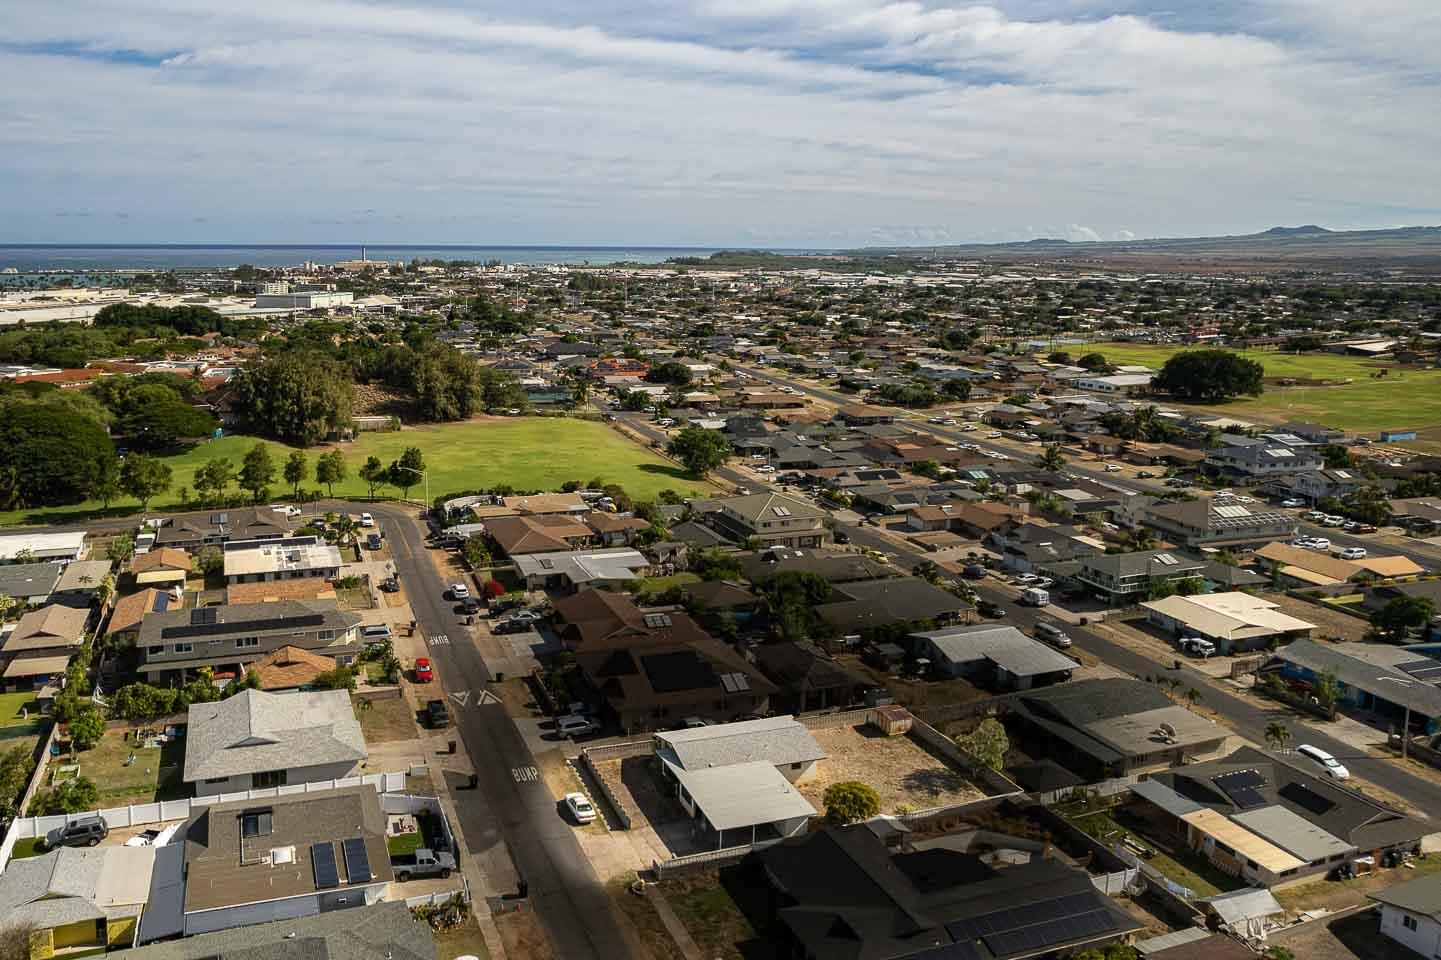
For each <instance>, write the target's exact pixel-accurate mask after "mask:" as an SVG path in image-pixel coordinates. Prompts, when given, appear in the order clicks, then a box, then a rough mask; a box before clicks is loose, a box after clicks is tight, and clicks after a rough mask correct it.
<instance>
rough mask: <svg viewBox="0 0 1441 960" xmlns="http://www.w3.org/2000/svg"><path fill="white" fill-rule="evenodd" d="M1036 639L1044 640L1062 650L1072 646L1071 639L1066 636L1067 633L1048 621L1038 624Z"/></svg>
mask: <svg viewBox="0 0 1441 960" xmlns="http://www.w3.org/2000/svg"><path fill="white" fill-rule="evenodd" d="M1036 639H1038V640H1044V641H1045V642H1046V643H1049V644H1050V645H1051V646H1053V647H1060V648H1061V649H1062V650H1065V649H1067V648H1068V647H1070V646H1071V638H1070V637H1068V636H1066V631H1064V630H1062V629H1061V628H1060V627H1059V626H1057V625H1056V624H1054V623H1051V622H1050V621H1047V620H1038V621H1037V622H1036Z"/></svg>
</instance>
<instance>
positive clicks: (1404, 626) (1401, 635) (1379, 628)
mask: <svg viewBox="0 0 1441 960" xmlns="http://www.w3.org/2000/svg"><path fill="white" fill-rule="evenodd" d="M1434 616H1436V607H1435V605H1434V604H1433V603H1432V602H1431V601H1430V600H1428V599H1426V598H1425V597H1397V598H1396V599H1394V600H1391V601H1390V602H1388V603H1387V604H1386V606H1384V607H1382V608H1381V609H1379V610H1377V611H1376V612H1375V613H1372V614H1371V632H1372V633H1373V634H1374V635H1375V637H1376V639H1378V640H1384V641H1386V642H1387V643H1408V642H1410V637H1411V634H1412V633H1413V632H1416V631H1422V630H1425V628H1426V625H1427V624H1428V623H1430V622H1431V618H1432V617H1434Z"/></svg>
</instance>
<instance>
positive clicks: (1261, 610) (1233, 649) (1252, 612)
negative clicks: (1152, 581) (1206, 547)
mask: <svg viewBox="0 0 1441 960" xmlns="http://www.w3.org/2000/svg"><path fill="white" fill-rule="evenodd" d="M1141 607H1142V608H1143V609H1144V610H1145V611H1146V622H1148V623H1150V624H1152V625H1154V626H1157V627H1160V628H1161V629H1162V630H1165V631H1167V632H1169V633H1172V634H1175V635H1176V636H1177V637H1200V638H1202V639H1205V640H1210V641H1212V642H1213V643H1215V644H1216V649H1217V650H1218V651H1219V652H1220V653H1222V654H1228V655H1229V654H1231V653H1237V652H1242V651H1246V650H1260V649H1263V648H1265V647H1268V646H1272V645H1274V644H1278V643H1290V642H1291V641H1292V640H1301V639H1306V638H1309V637H1310V636H1311V631H1312V630H1315V629H1316V625H1315V624H1314V623H1307V622H1306V621H1305V620H1302V619H1300V618H1299V617H1293V616H1291V615H1290V614H1286V613H1282V612H1281V611H1280V609H1279V608H1280V604H1278V603H1276V602H1274V601H1272V600H1267V599H1265V598H1264V597H1257V596H1253V595H1252V594H1249V593H1241V592H1239V591H1235V592H1231V593H1208V594H1204V595H1201V596H1193V597H1182V596H1171V597H1164V598H1162V599H1160V600H1148V601H1146V602H1144V603H1142V604H1141Z"/></svg>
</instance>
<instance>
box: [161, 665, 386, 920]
mask: <svg viewBox="0 0 1441 960" xmlns="http://www.w3.org/2000/svg"><path fill="white" fill-rule="evenodd" d="M289 696H293V694H290V695H289ZM182 837H183V839H182V840H181V842H180V844H178V845H177V844H171V845H170V846H175V847H176V848H177V851H178V852H179V853H180V856H178V857H175V856H167V857H165V858H164V859H161V858H160V857H158V856H157V860H156V865H155V873H154V875H153V876H152V883H151V887H152V891H153V893H152V902H154V901H155V900H156V899H157V898H156V897H155V896H154V891H156V890H157V888H158V889H159V890H160V891H163V893H162V894H161V896H162V897H164V898H165V899H166V900H169V901H171V904H172V905H171V906H170V907H169V908H168V909H167V910H166V911H164V912H163V913H162V914H161V915H160V916H157V917H156V918H155V922H154V923H153V924H152V923H150V919H151V918H150V917H149V916H148V915H147V916H146V917H145V918H144V919H142V921H141V938H142V940H147V941H148V940H150V939H157V938H159V937H162V936H173V935H175V934H184V935H185V936H187V937H188V936H194V935H196V934H201V933H213V932H214V931H217V930H226V929H229V928H232V927H246V926H251V925H253V924H259V923H265V922H268V921H272V920H282V919H290V918H296V917H308V916H313V915H315V914H319V913H329V912H331V911H339V910H353V909H355V908H357V907H363V906H370V905H373V904H375V903H378V902H379V901H380V900H381V898H382V897H383V896H384V894H385V891H386V888H387V886H388V885H389V884H390V882H391V881H392V880H393V879H394V874H393V873H392V872H391V868H390V852H389V850H388V849H387V847H386V816H385V813H384V812H383V811H382V810H381V807H380V797H379V794H377V793H376V792H375V788H374V787H370V786H355V787H343V788H341V789H338V790H325V791H321V792H317V793H307V794H292V795H286V796H277V797H272V798H270V799H268V800H239V801H233V802H229V803H216V804H211V805H208V806H202V807H199V808H198V812H196V813H195V814H194V815H193V816H192V817H191V818H190V819H189V820H188V821H187V822H186V824H185V826H184V828H183V830H182ZM166 849H167V848H166V847H161V848H158V850H160V851H163V850H166ZM176 901H178V902H176ZM175 906H178V907H179V910H178V911H177V910H175Z"/></svg>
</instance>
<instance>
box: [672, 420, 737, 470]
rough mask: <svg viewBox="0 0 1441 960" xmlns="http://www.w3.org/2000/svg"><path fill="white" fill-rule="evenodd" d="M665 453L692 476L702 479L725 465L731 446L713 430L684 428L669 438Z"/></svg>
mask: <svg viewBox="0 0 1441 960" xmlns="http://www.w3.org/2000/svg"><path fill="white" fill-rule="evenodd" d="M666 452H667V453H669V454H670V455H671V456H673V457H675V458H676V459H677V460H679V461H680V462H681V463H683V464H685V468H686V470H688V471H690V473H691V475H692V476H695V477H704V476H705V475H706V474H707V473H710V472H711V471H712V470H714V469H715V468H716V467H718V466H720V465H721V464H723V463H725V460H726V457H728V456H729V455H730V452H731V445H730V444H729V443H728V442H727V441H726V438H725V437H723V436H721V435H720V433H719V432H717V431H715V430H706V429H705V428H703V427H686V428H685V429H684V430H682V431H681V432H680V433H678V434H676V435H675V436H674V437H672V438H671V441H670V443H669V444H667V446H666Z"/></svg>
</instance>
